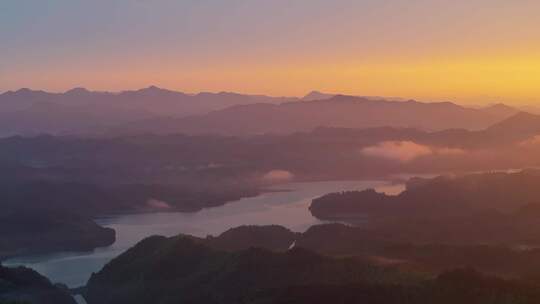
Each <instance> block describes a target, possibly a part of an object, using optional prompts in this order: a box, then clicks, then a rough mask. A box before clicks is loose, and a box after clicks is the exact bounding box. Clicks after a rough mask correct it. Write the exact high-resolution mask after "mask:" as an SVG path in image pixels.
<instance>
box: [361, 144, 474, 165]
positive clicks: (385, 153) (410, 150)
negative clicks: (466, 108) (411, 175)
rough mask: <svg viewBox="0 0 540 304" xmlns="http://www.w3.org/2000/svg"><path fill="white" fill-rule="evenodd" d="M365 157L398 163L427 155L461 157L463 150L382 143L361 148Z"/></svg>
mask: <svg viewBox="0 0 540 304" xmlns="http://www.w3.org/2000/svg"><path fill="white" fill-rule="evenodd" d="M361 153H362V154H363V155H366V156H371V157H379V158H385V159H389V160H394V161H399V162H403V163H406V162H410V161H412V160H415V159H417V158H419V157H423V156H429V155H445V156H446V155H461V154H465V153H466V152H465V150H463V149H459V148H448V147H444V148H440V147H430V146H427V145H422V144H417V143H415V142H413V141H383V142H380V143H378V144H377V145H374V146H370V147H366V148H363V149H362V150H361Z"/></svg>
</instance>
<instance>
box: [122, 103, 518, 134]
mask: <svg viewBox="0 0 540 304" xmlns="http://www.w3.org/2000/svg"><path fill="white" fill-rule="evenodd" d="M316 95H317V94H314V95H313V96H316ZM516 112H518V110H515V109H513V108H510V107H496V108H493V107H489V108H485V109H473V108H466V107H463V106H459V105H456V104H454V103H450V102H442V103H423V102H417V101H413V100H410V101H406V102H399V101H388V100H372V99H368V98H365V97H354V96H344V95H337V96H334V97H331V98H329V99H322V100H313V101H304V102H288V103H281V104H269V103H260V104H251V105H238V106H232V107H229V108H226V109H223V110H218V111H213V112H210V113H208V114H204V115H196V116H190V117H184V118H166V119H150V120H147V121H141V122H137V123H136V124H131V125H129V124H127V125H125V126H123V127H122V128H119V129H117V130H116V131H117V132H121V133H141V132H142V133H157V134H159V133H186V134H204V133H216V134H229V135H231V134H232V135H250V134H262V133H278V134H284V133H294V132H300V131H309V130H312V129H314V128H316V127H319V126H325V127H342V128H373V127H382V126H392V127H409V128H416V129H420V130H428V131H437V130H444V129H456V128H460V129H469V130H478V129H484V128H487V127H489V126H490V125H492V124H495V123H497V122H499V121H501V120H503V119H506V118H508V117H510V116H511V115H513V114H515V113H516Z"/></svg>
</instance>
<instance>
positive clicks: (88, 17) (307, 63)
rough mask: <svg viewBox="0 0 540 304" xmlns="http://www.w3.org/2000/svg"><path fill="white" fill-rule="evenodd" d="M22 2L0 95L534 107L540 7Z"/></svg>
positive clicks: (0, 73)
mask: <svg viewBox="0 0 540 304" xmlns="http://www.w3.org/2000/svg"><path fill="white" fill-rule="evenodd" d="M21 2H23V4H18V3H19V2H17V1H15V2H13V3H8V4H7V3H2V4H0V39H1V40H2V41H3V43H2V44H1V45H0V53H2V54H3V55H2V59H0V60H1V61H0V90H1V91H4V90H10V89H11V90H13V89H18V88H20V87H31V88H35V89H45V90H50V91H64V90H67V89H69V88H72V87H75V86H84V87H87V88H89V89H95V90H113V91H117V90H123V89H135V88H140V87H145V86H148V85H157V86H161V87H165V88H170V89H175V90H180V91H186V92H199V91H236V92H244V93H261V94H269V95H297V96H298V95H303V94H305V93H307V92H308V91H310V90H314V89H317V90H321V91H327V92H333V93H344V94H355V95H378V96H399V97H405V98H416V99H420V100H426V101H429V100H438V101H440V100H451V101H456V102H461V103H470V104H483V103H492V102H505V103H509V104H539V105H540V98H539V96H540V85H539V84H540V18H538V17H537V15H538V12H540V1H530V0H516V1H502V0H489V1H488V0H472V1H464V0H463V1H461V0H459V1H439V0H430V1H428V0H408V1H406V0H394V1H375V0H362V1H352V0H337V1H323V0H298V1H294V2H291V1H285V0H275V1H262V0H253V1H241V0H231V1H223V2H218V1H208V2H206V1H205V2H200V1H199V2H197V1H188V0H181V1H127V0H120V1H115V2H114V3H113V4H110V3H109V2H101V1H96V2H89V3H73V1H61V0H60V1H54V2H52V3H48V4H44V3H43V2H42V1H21ZM29 3H32V5H29Z"/></svg>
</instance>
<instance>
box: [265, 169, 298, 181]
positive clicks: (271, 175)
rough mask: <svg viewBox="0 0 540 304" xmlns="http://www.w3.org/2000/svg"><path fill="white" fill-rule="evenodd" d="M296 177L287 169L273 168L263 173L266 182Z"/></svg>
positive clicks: (288, 179)
mask: <svg viewBox="0 0 540 304" xmlns="http://www.w3.org/2000/svg"><path fill="white" fill-rule="evenodd" d="M293 178H294V174H292V173H291V172H290V171H287V170H271V171H269V172H267V173H266V174H265V175H263V180H264V181H266V182H272V183H275V182H287V181H290V180H292V179H293Z"/></svg>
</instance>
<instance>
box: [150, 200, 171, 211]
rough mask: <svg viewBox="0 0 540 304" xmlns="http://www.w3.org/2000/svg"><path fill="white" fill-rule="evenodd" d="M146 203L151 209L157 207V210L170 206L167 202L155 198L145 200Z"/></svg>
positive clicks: (166, 208)
mask: <svg viewBox="0 0 540 304" xmlns="http://www.w3.org/2000/svg"><path fill="white" fill-rule="evenodd" d="M146 205H147V206H148V207H150V208H152V209H158V210H168V209H171V208H172V206H171V205H169V204H168V203H167V202H164V201H160V200H157V199H155V198H151V199H149V200H148V201H147V202H146Z"/></svg>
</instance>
